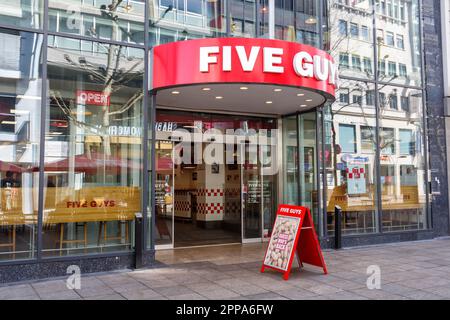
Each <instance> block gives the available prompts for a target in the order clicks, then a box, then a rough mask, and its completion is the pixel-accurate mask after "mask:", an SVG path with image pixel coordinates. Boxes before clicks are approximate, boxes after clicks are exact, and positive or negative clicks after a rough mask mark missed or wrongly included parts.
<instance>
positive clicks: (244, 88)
mask: <svg viewBox="0 0 450 320" xmlns="http://www.w3.org/2000/svg"><path fill="white" fill-rule="evenodd" d="M239 89H241V90H248V87H240V88H239Z"/></svg>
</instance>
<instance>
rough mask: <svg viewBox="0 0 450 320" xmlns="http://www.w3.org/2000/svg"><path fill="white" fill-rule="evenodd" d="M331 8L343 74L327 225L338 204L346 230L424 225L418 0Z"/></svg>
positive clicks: (334, 47) (333, 113)
mask: <svg viewBox="0 0 450 320" xmlns="http://www.w3.org/2000/svg"><path fill="white" fill-rule="evenodd" d="M328 8H329V9H328V10H329V12H330V20H331V21H332V22H331V23H330V30H329V32H330V35H331V36H330V48H331V50H330V52H331V54H332V55H334V57H335V59H336V60H337V61H339V74H340V78H341V82H340V84H339V94H338V99H337V101H336V102H335V103H333V104H331V105H330V106H327V107H326V108H325V109H324V118H325V125H326V127H325V130H326V131H325V134H326V135H329V136H330V137H329V141H328V142H329V144H328V146H327V147H326V149H327V150H329V151H330V160H329V161H328V162H329V164H330V166H326V171H327V179H326V180H327V186H326V189H327V207H328V208H327V215H328V218H327V221H328V225H329V227H328V233H329V234H332V233H333V232H334V230H333V210H334V209H333V207H334V205H340V206H341V207H342V209H343V230H344V233H346V234H358V233H376V232H380V231H382V232H393V231H403V230H412V229H413V230H419V229H425V228H427V208H428V207H427V204H426V203H427V194H428V191H427V182H426V181H427V173H426V172H427V169H426V168H427V163H426V162H427V156H426V153H427V152H426V149H425V143H426V134H425V129H424V114H425V113H424V108H425V106H424V103H423V99H422V97H423V87H422V84H423V81H422V57H421V49H420V48H421V32H420V13H419V1H417V0H416V1H414V0H413V1H403V0H386V1H384V0H383V1H379V0H375V1H370V0H367V1H344V0H336V1H328ZM393 8H396V9H395V10H394V9H393ZM374 17H375V19H374ZM333 21H336V22H333ZM374 62H375V63H374ZM327 127H328V128H329V129H330V130H329V131H327ZM327 132H328V133H327ZM337 136H339V137H337ZM326 162H327V161H326Z"/></svg>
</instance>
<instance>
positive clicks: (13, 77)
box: [0, 28, 43, 261]
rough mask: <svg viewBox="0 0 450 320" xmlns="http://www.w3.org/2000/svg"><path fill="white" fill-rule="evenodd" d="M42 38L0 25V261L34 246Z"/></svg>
mask: <svg viewBox="0 0 450 320" xmlns="http://www.w3.org/2000/svg"><path fill="white" fill-rule="evenodd" d="M42 40H43V39H42V36H41V35H38V34H34V33H28V32H21V31H12V30H6V29H1V28H0V75H1V78H2V79H1V84H2V85H1V86H0V261H1V260H10V259H30V258H33V257H34V253H35V249H36V248H35V241H36V239H35V234H36V227H37V211H38V175H39V139H40V115H41V112H40V110H41V72H42V64H41V59H42V57H41V54H42Z"/></svg>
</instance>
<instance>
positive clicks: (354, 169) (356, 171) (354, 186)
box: [347, 164, 367, 195]
mask: <svg viewBox="0 0 450 320" xmlns="http://www.w3.org/2000/svg"><path fill="white" fill-rule="evenodd" d="M366 192H367V191H366V172H365V166H364V164H349V165H348V166H347V194H349V195H352V194H361V193H366Z"/></svg>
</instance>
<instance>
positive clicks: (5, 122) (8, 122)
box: [2, 120, 16, 124]
mask: <svg viewBox="0 0 450 320" xmlns="http://www.w3.org/2000/svg"><path fill="white" fill-rule="evenodd" d="M2 124H16V122H15V121H8V120H4V121H2Z"/></svg>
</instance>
